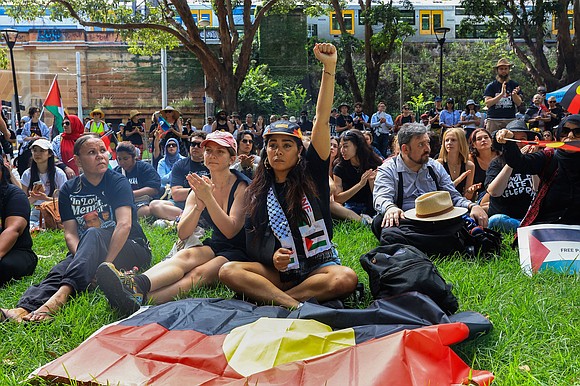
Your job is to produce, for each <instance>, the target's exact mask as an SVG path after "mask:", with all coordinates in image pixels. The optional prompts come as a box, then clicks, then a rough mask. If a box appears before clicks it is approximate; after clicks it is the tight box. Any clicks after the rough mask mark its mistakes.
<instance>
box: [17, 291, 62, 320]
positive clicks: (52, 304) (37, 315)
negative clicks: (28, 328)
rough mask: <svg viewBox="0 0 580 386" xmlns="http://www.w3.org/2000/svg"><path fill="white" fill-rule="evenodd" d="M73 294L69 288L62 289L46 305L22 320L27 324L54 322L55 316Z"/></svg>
mask: <svg viewBox="0 0 580 386" xmlns="http://www.w3.org/2000/svg"><path fill="white" fill-rule="evenodd" d="M71 292H72V289H71V288H70V287H68V286H63V287H60V289H59V290H58V291H56V293H55V294H54V295H52V297H51V298H50V299H48V300H47V301H46V303H44V304H43V305H42V306H40V307H39V308H38V309H37V310H36V311H32V312H31V313H30V314H28V315H26V316H25V317H23V318H22V319H23V320H25V321H27V322H46V321H50V320H52V318H53V317H54V314H55V313H56V312H57V311H58V310H60V308H61V307H62V306H64V305H65V303H66V302H67V300H68V297H69V295H70V294H71Z"/></svg>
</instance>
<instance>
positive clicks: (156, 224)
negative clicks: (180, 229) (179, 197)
mask: <svg viewBox="0 0 580 386" xmlns="http://www.w3.org/2000/svg"><path fill="white" fill-rule="evenodd" d="M174 225H175V221H170V220H164V219H161V218H160V219H159V220H155V222H154V223H153V226H154V227H157V228H168V227H172V226H174Z"/></svg>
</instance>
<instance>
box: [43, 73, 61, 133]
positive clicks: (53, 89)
mask: <svg viewBox="0 0 580 386" xmlns="http://www.w3.org/2000/svg"><path fill="white" fill-rule="evenodd" d="M57 76H58V75H55V76H54V80H53V81H52V84H51V85H50V90H48V95H47V96H46V100H45V101H44V104H43V106H44V107H45V108H46V109H47V110H48V111H50V113H51V114H52V115H54V123H53V126H54V127H55V128H56V129H57V130H58V132H59V133H62V130H63V129H62V121H63V120H64V107H63V105H62V98H61V96H60V88H59V87H58V81H57V80H56V78H57Z"/></svg>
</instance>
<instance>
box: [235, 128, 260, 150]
mask: <svg viewBox="0 0 580 386" xmlns="http://www.w3.org/2000/svg"><path fill="white" fill-rule="evenodd" d="M245 135H249V136H251V137H252V149H251V150H250V154H251V155H254V154H256V137H255V136H254V133H252V132H251V131H250V130H242V131H240V132H238V136H237V137H236V142H237V143H238V149H240V142H242V139H244V136H245Z"/></svg>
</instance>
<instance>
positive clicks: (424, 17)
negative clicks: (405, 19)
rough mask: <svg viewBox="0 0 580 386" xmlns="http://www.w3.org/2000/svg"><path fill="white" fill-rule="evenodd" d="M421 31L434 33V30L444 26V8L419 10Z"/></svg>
mask: <svg viewBox="0 0 580 386" xmlns="http://www.w3.org/2000/svg"><path fill="white" fill-rule="evenodd" d="M419 19H420V23H421V24H420V26H419V33H420V34H421V35H433V34H434V30H435V29H436V28H439V27H443V11H442V10H435V11H430V10H423V11H419Z"/></svg>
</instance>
